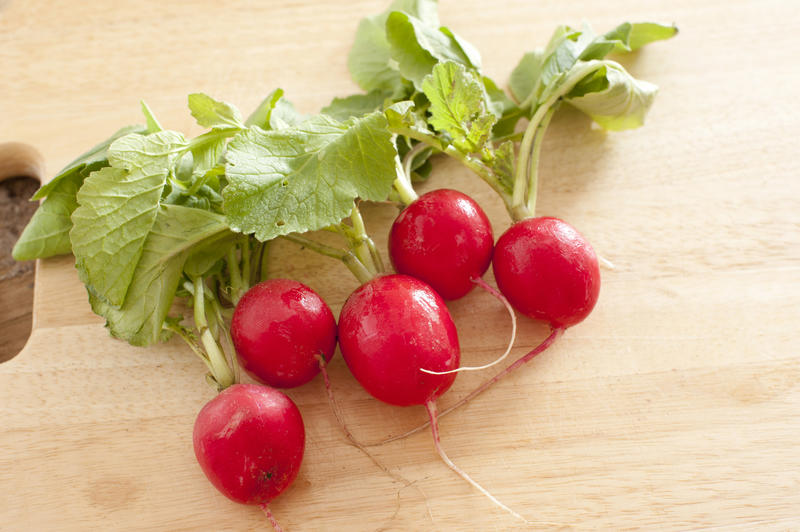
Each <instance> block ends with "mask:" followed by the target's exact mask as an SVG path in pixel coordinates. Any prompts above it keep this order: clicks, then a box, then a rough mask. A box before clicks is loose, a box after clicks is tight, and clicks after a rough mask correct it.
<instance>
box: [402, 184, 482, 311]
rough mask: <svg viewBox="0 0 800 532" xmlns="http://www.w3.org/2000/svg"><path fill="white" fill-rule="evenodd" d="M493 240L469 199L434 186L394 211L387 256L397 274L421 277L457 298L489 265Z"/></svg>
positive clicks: (476, 207)
mask: <svg viewBox="0 0 800 532" xmlns="http://www.w3.org/2000/svg"><path fill="white" fill-rule="evenodd" d="M493 244H494V236H493V235H492V226H491V224H490V223H489V219H488V218H487V217H486V213H484V212H483V209H481V208H480V206H479V205H478V204H477V203H476V202H475V200H473V199H472V198H470V197H469V196H467V195H466V194H462V193H461V192H458V191H456V190H449V189H440V190H434V191H431V192H428V193H427V194H424V195H422V196H420V197H419V198H418V199H416V200H415V201H414V202H413V203H411V204H410V205H409V206H408V207H406V208H405V210H403V212H401V213H400V214H399V215H398V216H397V218H396V219H395V221H394V224H393V225H392V230H391V233H390V234H389V255H390V257H391V259H392V264H393V265H394V269H395V270H396V271H397V272H398V273H404V274H406V275H411V276H413V277H416V278H417V279H422V280H423V281H425V282H426V283H428V284H429V285H431V287H432V288H433V289H434V290H436V291H437V292H438V293H439V295H440V296H442V297H443V298H445V299H458V298H460V297H463V296H465V295H466V294H467V293H468V292H469V291H470V290H472V289H473V288H474V287H475V284H474V279H477V278H479V277H481V276H482V275H483V274H484V273H485V272H486V270H487V269H489V264H490V263H491V260H492V246H493Z"/></svg>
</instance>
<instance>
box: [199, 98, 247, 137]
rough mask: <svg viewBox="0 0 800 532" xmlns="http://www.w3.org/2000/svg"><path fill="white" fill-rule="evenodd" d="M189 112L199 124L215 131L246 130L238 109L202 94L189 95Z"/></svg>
mask: <svg viewBox="0 0 800 532" xmlns="http://www.w3.org/2000/svg"><path fill="white" fill-rule="evenodd" d="M189 110H190V111H191V112H192V116H193V117H194V118H195V120H197V123H198V124H200V125H201V126H203V127H209V128H215V129H244V127H245V126H244V123H243V122H242V116H241V114H239V110H238V109H236V108H235V107H234V106H232V105H231V104H229V103H226V102H222V101H219V100H215V99H214V98H212V97H211V96H209V95H207V94H203V93H202V92H196V93H194V94H190V95H189Z"/></svg>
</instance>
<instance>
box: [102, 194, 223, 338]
mask: <svg viewBox="0 0 800 532" xmlns="http://www.w3.org/2000/svg"><path fill="white" fill-rule="evenodd" d="M230 235H231V233H230V232H229V231H228V228H227V225H226V224H225V220H224V218H223V217H222V216H220V215H218V214H214V213H211V212H208V211H204V210H199V209H191V208H187V207H181V206H178V205H162V206H160V207H158V209H157V210H156V216H155V219H154V222H153V224H152V228H151V230H150V231H149V232H148V234H147V238H146V239H145V241H144V244H143V246H142V252H141V258H140V259H139V260H138V262H137V264H136V268H135V270H134V272H133V276H132V279H131V282H130V288H129V290H128V297H126V298H125V302H124V303H123V304H122V306H121V307H119V308H116V307H114V306H112V305H109V304H108V303H106V302H105V301H104V300H103V299H102V298H101V297H98V294H96V293H95V292H94V291H93V287H92V286H89V287H88V289H89V302H90V303H91V305H92V310H93V311H94V312H95V313H97V314H99V315H101V316H103V317H104V318H105V319H106V326H107V327H108V328H109V330H110V331H111V334H112V335H114V336H115V337H117V338H121V339H123V340H127V341H128V342H130V343H131V344H133V345H139V346H145V345H150V344H153V343H156V342H158V341H161V340H164V339H166V337H167V336H168V335H167V334H165V332H164V330H163V327H162V325H163V324H164V321H165V320H166V319H167V314H168V312H169V309H170V306H171V305H172V301H173V299H174V298H175V292H176V290H177V288H178V283H179V282H180V279H181V274H182V270H183V267H184V264H185V263H186V262H187V259H189V258H190V257H192V256H194V255H203V257H204V258H208V256H209V255H208V253H209V252H210V250H214V249H219V248H222V247H223V246H224V245H225V242H224V239H225V238H227V237H228V236H230ZM201 262H202V261H201ZM198 264H200V263H199V262H196V263H195V265H198Z"/></svg>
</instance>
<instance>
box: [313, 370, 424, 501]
mask: <svg viewBox="0 0 800 532" xmlns="http://www.w3.org/2000/svg"><path fill="white" fill-rule="evenodd" d="M317 361H318V362H319V369H320V372H321V373H322V379H323V380H324V381H325V391H326V392H327V395H328V404H329V405H330V407H331V411H332V412H333V417H334V418H336V422H337V423H338V424H339V428H341V429H342V432H343V433H344V436H345V438H347V441H348V442H350V444H352V445H353V446H354V447H356V448H358V450H360V451H361V452H362V453H364V454H365V455H366V456H367V458H369V459H370V460H372V463H373V464H375V465H376V466H378V468H379V469H380V470H381V471H383V472H384V473H386V474H387V475H389V476H390V477H392V478H393V479H395V480H396V481H398V482H400V483H401V484H403V485H404V486H410V485H411V484H412V482H411V481H410V480H408V479H406V478H403V477H402V476H400V475H398V474H397V473H394V472H393V471H391V470H390V469H389V468H388V467H386V466H385V465H383V463H381V462H380V461H379V460H378V459H377V458H375V456H374V455H373V454H372V453H371V452H369V451H368V450H367V448H366V446H365V445H364V444H363V443H361V442H360V441H358V440H357V439H356V437H355V436H353V433H352V432H350V429H348V428H347V423H345V422H344V418H343V417H342V414H341V412H340V411H339V405H338V404H337V403H336V398H335V397H334V395H333V388H332V387H331V379H330V377H329V376H328V367H327V364H326V362H325V358H324V357H323V356H322V355H317ZM423 495H424V494H423Z"/></svg>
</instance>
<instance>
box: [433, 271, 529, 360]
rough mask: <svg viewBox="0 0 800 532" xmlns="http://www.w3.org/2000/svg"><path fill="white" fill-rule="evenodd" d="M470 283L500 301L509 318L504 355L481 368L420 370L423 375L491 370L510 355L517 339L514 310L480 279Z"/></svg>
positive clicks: (477, 278)
mask: <svg viewBox="0 0 800 532" xmlns="http://www.w3.org/2000/svg"><path fill="white" fill-rule="evenodd" d="M472 282H473V283H475V284H477V285H478V286H480V287H481V288H483V289H484V290H486V291H487V292H489V293H490V294H492V295H493V296H494V297H496V298H497V299H498V300H500V302H501V303H502V304H503V305H504V306H505V307H506V310H507V311H508V315H509V316H511V338H510V339H509V341H508V347H506V351H505V353H503V354H502V355H500V356H499V357H498V358H496V359H495V360H494V361H492V362H489V363H488V364H484V365H483V366H461V367H460V368H456V369H451V370H449V371H431V370H429V369H424V368H421V369H420V371H422V372H423V373H429V374H431V375H447V374H448V373H457V372H459V371H478V370H482V369H487V368H491V367H492V366H494V365H495V364H499V363H500V362H502V361H503V360H505V359H506V357H508V355H509V353H511V349H512V348H513V347H514V341H515V340H516V338H517V315H516V314H515V313H514V309H513V308H512V307H511V303H509V302H508V299H506V297H505V296H504V295H503V294H501V293H500V292H498V291H497V290H495V289H494V288H492V287H491V286H490V285H489V284H488V283H487V282H486V281H484V280H483V279H482V278H480V277H476V278H474V279H472Z"/></svg>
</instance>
